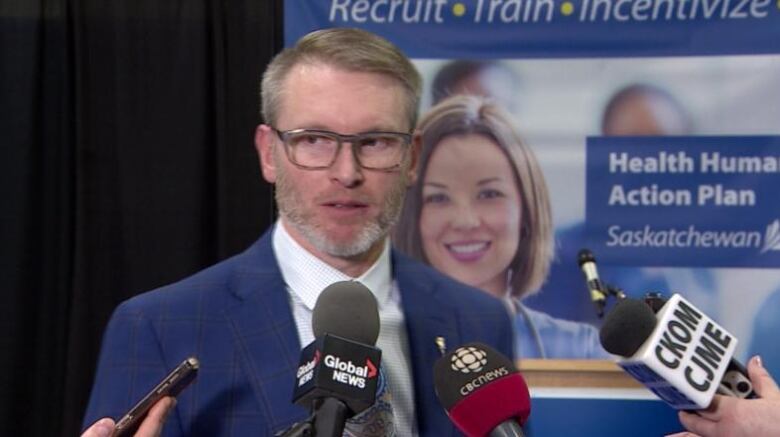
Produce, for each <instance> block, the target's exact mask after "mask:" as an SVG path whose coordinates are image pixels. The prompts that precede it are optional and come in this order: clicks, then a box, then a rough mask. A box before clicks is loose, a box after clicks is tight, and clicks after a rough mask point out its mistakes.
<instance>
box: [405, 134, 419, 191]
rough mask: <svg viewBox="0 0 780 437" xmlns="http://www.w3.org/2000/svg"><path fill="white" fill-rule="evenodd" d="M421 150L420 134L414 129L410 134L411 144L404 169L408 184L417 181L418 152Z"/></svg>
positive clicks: (410, 184)
mask: <svg viewBox="0 0 780 437" xmlns="http://www.w3.org/2000/svg"><path fill="white" fill-rule="evenodd" d="M421 151H422V135H421V134H420V132H418V131H415V132H414V134H413V135H412V144H410V145H409V168H408V169H407V170H406V171H407V172H408V173H407V181H409V182H408V184H409V186H412V185H414V183H415V182H417V164H418V163H419V161H420V152H421Z"/></svg>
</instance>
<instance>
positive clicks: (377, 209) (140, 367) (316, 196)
mask: <svg viewBox="0 0 780 437" xmlns="http://www.w3.org/2000/svg"><path fill="white" fill-rule="evenodd" d="M420 88H421V80H420V77H419V74H418V73H417V71H416V70H415V68H414V66H413V65H412V64H411V63H410V62H409V60H408V59H407V58H406V57H405V56H404V55H403V54H402V53H401V52H400V51H399V50H398V49H397V48H396V47H395V46H393V45H392V44H390V43H389V42H388V41H386V40H384V39H382V38H380V37H378V36H376V35H374V34H371V33H368V32H365V31H360V30H355V29H329V30H324V31H317V32H313V33H311V34H309V35H306V36H304V37H303V38H302V39H301V40H300V41H298V43H297V44H296V45H295V47H293V48H290V49H286V50H285V51H283V52H282V53H281V54H279V55H278V56H277V57H276V58H274V60H273V61H272V62H271V64H270V65H269V67H268V69H267V70H266V72H265V74H264V76H263V83H262V100H263V118H264V120H265V122H266V123H267V124H263V125H260V126H259V127H258V128H257V131H256V134H255V144H256V148H257V151H258V154H259V157H260V165H261V170H262V174H263V177H264V178H265V179H266V180H267V181H268V182H270V183H273V184H275V185H276V201H277V205H278V209H279V213H280V214H279V215H280V217H279V220H278V222H277V223H276V225H275V226H274V227H273V228H272V229H271V230H269V231H267V232H266V233H265V234H264V235H263V236H262V237H261V238H260V239H259V240H258V241H257V242H256V243H255V244H254V245H253V246H251V247H250V248H249V249H247V250H246V251H245V252H244V253H242V254H239V255H237V256H235V257H233V258H230V259H228V260H226V261H223V262H221V263H219V264H217V265H215V266H213V267H210V268H208V269H206V270H204V271H202V272H199V273H197V274H195V275H194V276H192V277H190V278H187V279H184V280H183V281H181V282H178V283H176V284H173V285H169V286H166V287H163V288H161V289H158V290H154V291H151V292H149V293H145V294H142V295H140V296H136V297H135V298H133V299H130V300H128V301H126V302H124V303H122V304H121V305H120V306H119V307H118V308H117V309H116V311H115V312H114V314H113V316H112V318H111V321H110V322H109V325H108V327H107V330H106V333H105V335H104V339H103V348H102V351H101V355H100V361H99V364H98V371H97V376H96V380H95V385H94V387H93V389H92V395H91V398H90V402H89V406H88V410H87V413H86V417H85V424H91V423H93V422H95V421H96V420H97V419H99V418H101V417H113V418H119V417H121V415H122V414H123V413H124V412H125V411H126V410H128V409H129V408H130V407H131V406H132V404H133V403H134V402H135V401H137V400H138V399H139V398H140V397H141V396H143V394H144V393H145V392H147V391H148V390H149V389H151V388H152V387H153V386H154V385H155V384H156V382H157V381H159V380H160V379H161V378H162V377H163V376H164V375H165V374H166V373H167V372H168V371H169V370H170V369H171V368H173V367H174V366H175V365H177V364H178V363H180V362H181V361H182V360H184V359H185V358H187V357H189V356H196V357H197V358H198V359H199V360H200V370H199V373H198V376H197V379H196V381H195V383H194V384H193V385H192V386H191V387H189V388H188V389H187V390H185V391H184V392H183V393H182V394H181V395H180V396H179V398H178V401H177V402H176V403H175V407H174V406H173V404H174V403H173V402H171V400H170V399H166V400H165V401H163V403H161V404H158V406H156V409H155V410H154V414H153V415H150V416H149V419H148V420H147V421H146V422H145V423H144V427H145V428H144V429H143V431H144V432H148V433H149V435H154V434H155V433H159V432H160V428H161V427H162V433H163V435H166V436H179V435H203V436H223V435H224V436H243V435H247V436H249V435H251V436H263V435H268V436H270V435H273V434H275V433H277V432H279V431H281V430H284V429H286V428H288V427H289V426H290V425H292V424H294V423H295V422H297V421H300V420H302V419H304V418H305V417H306V416H307V413H308V412H307V411H305V410H304V409H303V408H301V407H299V406H296V405H293V403H292V402H291V397H292V392H293V385H294V381H295V372H296V369H297V365H298V360H299V355H300V350H301V348H302V346H305V345H306V344H308V343H309V342H310V341H311V340H312V339H313V334H312V329H311V312H312V309H313V306H314V302H315V301H316V298H317V296H318V294H319V292H320V291H321V290H322V289H323V288H324V287H325V286H327V285H329V284H330V283H333V282H336V281H339V280H358V281H361V282H362V283H364V284H365V285H367V286H368V288H369V289H371V290H372V292H373V293H374V295H375V296H376V298H377V301H378V305H379V314H380V325H381V328H380V337H379V340H378V342H377V346H378V347H380V348H381V349H382V351H383V359H382V366H383V367H384V371H385V372H386V374H387V381H388V387H389V392H390V394H391V399H392V407H393V412H394V416H395V428H396V430H395V432H396V435H399V436H407V435H424V436H434V435H435V436H442V435H452V434H453V433H454V429H453V427H452V425H451V424H450V422H449V420H448V419H447V417H446V415H445V413H444V410H443V409H442V408H441V407H440V406H439V405H438V402H437V400H436V398H435V393H434V389H433V374H432V373H433V363H434V362H435V361H436V359H438V358H439V357H440V356H441V350H440V345H441V344H442V342H444V343H446V345H447V347H455V346H458V345H459V344H462V343H465V342H469V341H481V342H484V343H486V344H489V345H492V346H493V347H495V348H496V349H498V350H499V351H501V352H502V353H504V354H506V355H507V356H512V355H513V353H512V344H513V343H512V329H511V325H510V320H509V317H508V313H507V311H506V309H505V307H504V306H503V304H502V303H501V302H499V301H497V300H495V299H493V298H491V297H489V296H488V295H486V294H485V293H482V292H479V291H477V290H474V289H471V288H469V287H466V286H464V285H461V284H459V283H457V282H454V281H452V280H450V279H448V278H446V277H445V276H443V275H441V274H439V273H437V272H435V271H434V270H432V269H430V268H428V267H426V266H424V265H422V264H420V263H418V262H416V261H413V260H411V259H409V258H406V257H404V256H403V255H401V254H399V253H397V252H396V251H394V250H392V249H391V248H390V243H389V240H388V238H387V236H388V232H389V230H390V228H391V226H392V225H393V224H394V222H395V220H396V218H397V217H398V214H399V209H400V207H401V205H402V203H403V196H404V194H405V191H406V188H407V187H408V186H409V185H411V184H412V183H413V182H414V180H415V164H416V162H417V155H418V150H419V139H418V138H417V137H412V135H411V132H412V130H413V127H414V125H415V123H416V116H417V107H418V103H419V96H420ZM166 414H167V420H166V419H165V417H166ZM108 423H109V424H110V421H109V422H108ZM97 428H98V427H92V428H90V429H89V430H88V431H87V433H95V435H98V434H97V433H96V430H97ZM105 429H110V426H108V427H107V428H105ZM139 433H140V431H139Z"/></svg>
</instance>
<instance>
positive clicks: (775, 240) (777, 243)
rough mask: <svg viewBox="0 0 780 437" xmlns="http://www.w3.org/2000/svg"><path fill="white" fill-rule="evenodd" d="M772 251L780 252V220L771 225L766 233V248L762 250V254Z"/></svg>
mask: <svg viewBox="0 0 780 437" xmlns="http://www.w3.org/2000/svg"><path fill="white" fill-rule="evenodd" d="M770 250H780V219H775V221H773V222H772V223H770V224H769V225H768V226H767V227H766V232H765V233H764V246H763V247H762V248H761V253H766V252H769V251H770Z"/></svg>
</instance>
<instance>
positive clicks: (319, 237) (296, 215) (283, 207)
mask: <svg viewBox="0 0 780 437" xmlns="http://www.w3.org/2000/svg"><path fill="white" fill-rule="evenodd" d="M280 164H281V163H279V162H277V163H276V168H277V179H276V190H275V191H276V194H275V197H276V204H277V205H278V206H279V213H280V214H281V216H282V217H283V218H284V219H285V222H286V223H289V224H290V226H292V227H294V228H295V230H296V231H298V232H299V233H300V234H301V235H303V237H304V238H306V241H308V242H309V243H310V244H311V245H312V246H314V247H315V248H316V249H317V250H318V251H320V252H323V253H326V254H328V255H330V256H334V257H338V258H352V257H355V256H358V255H362V254H364V253H366V252H368V251H369V250H370V249H371V248H372V247H373V246H374V244H376V243H377V242H378V241H380V240H382V239H384V238H385V237H386V236H387V234H388V233H389V231H390V228H392V227H393V225H395V223H396V222H397V221H398V217H399V216H400V213H401V207H402V206H403V200H404V195H405V194H406V180H407V178H406V176H405V173H403V172H402V173H401V175H402V176H401V177H400V178H399V180H398V182H397V183H396V184H395V186H394V187H393V189H392V190H391V191H390V192H389V193H388V194H387V197H385V199H384V204H383V205H382V211H381V213H380V216H379V217H378V218H377V219H376V220H374V221H371V222H370V223H367V224H366V225H365V226H364V227H363V228H362V229H360V230H359V231H358V232H357V234H356V235H355V236H354V238H353V239H352V241H349V242H347V243H338V242H335V241H332V240H330V239H329V238H328V236H327V235H326V234H325V231H324V230H323V229H322V228H321V227H320V225H319V224H317V223H316V222H314V217H313V216H312V214H311V213H310V212H308V211H306V208H305V207H304V206H303V204H304V202H303V200H302V199H301V196H300V195H299V193H298V191H297V190H296V189H295V188H294V184H293V183H291V181H290V179H289V177H288V175H287V173H286V172H285V170H282V168H283V167H281V165H280Z"/></svg>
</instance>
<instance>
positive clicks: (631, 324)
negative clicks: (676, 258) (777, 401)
mask: <svg viewBox="0 0 780 437" xmlns="http://www.w3.org/2000/svg"><path fill="white" fill-rule="evenodd" d="M652 297H653V299H654V302H647V301H640V300H636V299H624V300H622V301H620V302H618V303H617V305H615V308H613V309H612V311H610V312H609V314H607V317H606V319H605V320H604V324H603V325H602V327H601V331H600V333H599V337H600V339H601V345H602V346H603V347H604V349H606V350H607V351H608V352H610V353H613V354H615V355H619V356H621V357H623V358H622V359H620V360H618V363H617V364H618V365H619V366H621V367H622V368H623V370H625V371H626V372H627V373H628V374H630V375H631V376H632V377H634V379H636V380H638V381H639V382H640V383H642V384H643V385H644V386H646V387H647V388H649V389H650V390H651V391H653V392H654V393H655V394H656V395H658V397H660V398H661V399H662V400H664V401H665V402H666V403H667V404H669V405H670V406H672V407H673V408H675V409H678V410H690V409H693V410H696V409H703V408H706V407H707V406H709V404H710V402H711V401H712V397H713V396H714V395H715V393H716V392H717V393H720V394H725V395H729V396H735V397H740V398H754V397H756V394H755V392H754V391H753V386H752V384H751V382H750V379H749V378H748V377H747V371H746V370H745V367H744V366H743V365H742V364H740V363H739V362H738V361H737V360H735V359H734V358H733V356H734V351H735V350H736V345H737V339H736V337H734V336H733V335H731V334H730V333H729V332H728V331H726V330H725V329H724V328H723V327H721V326H719V325H718V324H717V323H715V322H714V321H713V320H712V319H710V318H709V317H707V316H706V315H705V314H704V313H702V312H701V311H700V310H699V309H698V308H696V307H695V306H694V305H693V304H692V303H690V302H688V301H687V300H685V299H684V298H683V297H682V296H680V295H678V294H675V295H673V296H672V297H671V298H670V299H669V300H668V301H666V302H665V303H663V305H662V306H661V307H660V309H659V310H658V312H657V314H656V313H654V312H653V309H652V307H651V305H653V304H658V303H659V302H658V300H659V299H660V298H659V296H657V295H654V296H652Z"/></svg>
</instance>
